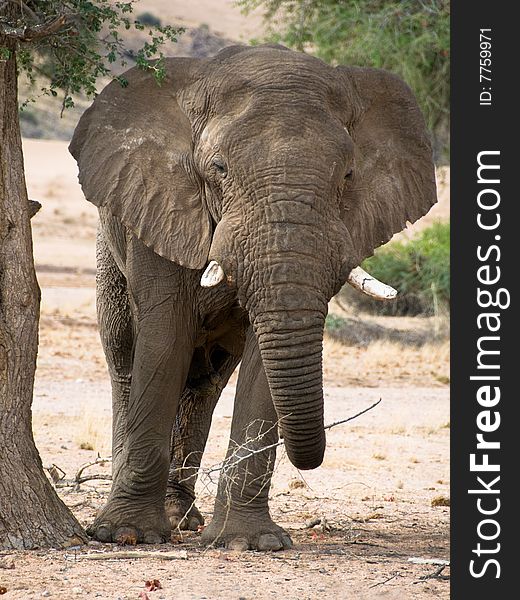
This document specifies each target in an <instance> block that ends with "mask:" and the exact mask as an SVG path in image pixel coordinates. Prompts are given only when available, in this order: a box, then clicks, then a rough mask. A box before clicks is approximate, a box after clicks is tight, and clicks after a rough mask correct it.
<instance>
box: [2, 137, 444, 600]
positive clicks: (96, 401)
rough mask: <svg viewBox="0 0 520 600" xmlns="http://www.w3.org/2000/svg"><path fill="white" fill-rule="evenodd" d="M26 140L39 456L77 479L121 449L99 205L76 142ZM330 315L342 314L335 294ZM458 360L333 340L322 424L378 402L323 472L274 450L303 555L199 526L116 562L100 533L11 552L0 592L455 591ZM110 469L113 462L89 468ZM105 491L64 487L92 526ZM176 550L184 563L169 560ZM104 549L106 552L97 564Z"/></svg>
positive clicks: (280, 507)
mask: <svg viewBox="0 0 520 600" xmlns="http://www.w3.org/2000/svg"><path fill="white" fill-rule="evenodd" d="M24 150H25V155H26V171H27V179H28V185H29V192H30V197H31V198H34V199H36V200H39V201H40V202H41V203H42V204H43V208H42V210H41V211H40V212H39V213H38V215H36V217H34V219H33V232H34V250H35V257H36V264H37V272H38V278H39V281H40V285H41V288H42V317H41V329H40V353H39V358H38V371H37V380H36V388H35V399H34V406H33V416H34V432H35V438H36V442H37V445H38V448H39V450H40V453H41V456H42V460H43V464H44V466H46V467H49V466H51V465H56V466H57V467H58V468H59V470H61V471H62V472H63V473H64V474H65V478H66V479H71V478H73V477H74V476H75V474H76V473H77V471H78V469H79V468H80V466H81V465H84V464H85V463H89V462H92V461H94V460H95V459H96V457H97V456H98V455H99V456H101V457H105V456H108V455H109V448H110V386H109V381H108V375H107V371H106V367H105V363H104V358H103V355H102V350H101V346H100V343H99V340H98V336H97V329H96V322H95V289H94V279H95V249H94V242H95V231H96V211H95V209H94V208H93V207H91V206H90V205H89V204H88V203H87V202H86V201H85V200H84V199H83V198H82V195H81V190H80V188H79V186H78V185H77V182H76V171H75V163H74V162H73V160H72V158H70V156H69V155H68V153H67V150H66V144H65V143H63V142H50V141H34V140H26V141H25V146H24ZM441 175H442V178H443V181H444V183H442V185H441V197H442V198H443V201H442V203H441V204H442V205H441V206H439V207H438V208H436V211H437V212H438V213H439V216H440V217H441V218H442V217H443V216H445V215H446V214H447V194H448V190H449V172H446V171H445V172H443V174H441ZM431 218H432V217H428V220H431ZM421 226H422V225H421V224H420V225H419V227H421ZM331 310H332V311H333V312H336V313H341V310H342V309H341V308H339V307H338V306H337V305H335V304H334V303H332V304H331ZM372 319H373V318H372ZM377 321H378V323H379V324H381V323H384V325H385V327H388V328H391V329H395V330H403V329H404V330H406V329H411V328H419V329H421V330H428V329H431V330H433V329H435V327H437V326H438V322H437V320H436V319H403V318H398V317H386V318H384V319H382V318H379V319H378V320H377ZM448 365H449V347H448V342H447V341H440V342H439V341H435V342H433V341H432V342H431V343H427V344H425V345H423V346H422V347H420V348H413V347H407V346H406V345H403V344H398V343H394V342H391V341H384V342H383V341H381V342H377V341H376V342H372V343H370V344H368V345H366V346H363V347H357V346H350V347H346V346H344V345H342V344H340V343H338V342H336V341H332V340H326V342H325V386H326V389H325V396H326V399H325V402H326V422H328V423H331V422H335V421H338V420H341V419H345V418H346V417H349V416H351V415H354V414H356V413H357V412H359V411H361V410H363V409H364V408H366V407H368V406H370V405H372V404H373V403H375V402H376V401H377V400H378V399H380V398H381V399H382V401H381V403H380V404H379V405H378V406H377V407H376V408H374V409H372V410H371V411H370V412H368V413H366V414H364V415H363V416H361V417H358V418H357V419H355V420H353V421H351V422H350V423H348V424H346V425H340V426H336V427H334V428H332V429H331V430H330V431H329V432H328V436H327V437H328V447H327V454H326V458H325V462H324V464H323V466H322V467H320V468H319V469H317V470H315V471H311V472H299V471H297V470H296V469H295V468H294V467H293V466H292V465H291V464H290V462H289V461H288V459H287V458H286V456H285V455H284V452H283V451H279V460H278V466H277V468H276V473H275V477H274V482H273V487H272V490H271V510H272V515H273V517H274V519H275V520H276V521H277V522H278V523H279V524H280V525H282V526H284V527H286V528H287V529H288V531H289V532H290V534H291V536H292V538H293V541H294V548H293V549H292V550H290V551H285V552H279V553H271V554H262V553H255V552H246V553H237V552H233V551H226V550H221V549H209V550H208V549H205V548H203V547H201V546H200V544H199V535H200V534H199V533H190V534H185V533H183V534H182V535H174V536H173V538H172V544H164V545H161V546H157V547H138V548H137V549H136V550H137V551H138V552H143V551H150V550H152V551H155V552H156V553H157V555H156V556H154V557H151V558H132V559H115V558H113V556H114V553H121V552H125V551H127V550H128V548H117V547H116V548H114V547H112V546H110V545H103V544H99V543H96V542H91V543H90V544H89V545H88V546H87V547H82V548H71V549H69V550H67V551H58V550H41V551H31V552H13V553H4V554H3V555H0V588H1V587H2V586H5V587H6V588H7V590H8V591H7V593H6V595H5V598H6V600H7V599H15V598H16V599H24V600H25V599H27V600H28V599H33V598H34V599H36V598H42V597H52V598H60V599H70V598H88V599H90V598H94V597H97V598H106V599H125V600H126V599H129V600H130V599H132V600H133V599H138V598H149V600H154V599H156V600H159V599H167V600H170V599H176V600H177V599H201V600H202V599H208V600H218V599H221V598H226V599H227V598H230V599H234V600H239V599H248V600H249V599H252V598H255V599H257V600H261V599H264V598H265V599H268V598H275V597H283V598H298V599H300V598H301V599H309V600H314V599H317V598H319V599H322V598H323V599H325V598H334V599H339V598H341V599H343V598H346V599H347V598H354V597H355V598H389V599H392V598H399V599H401V600H402V599H404V598H413V599H415V598H448V597H449V566H444V563H443V561H447V560H448V558H449V557H448V553H449V516H450V515H449V510H450V509H449V435H450V423H449V397H448V387H447V383H448V381H449V379H448V372H449V371H448ZM233 393H234V381H232V384H231V385H230V386H228V388H227V389H226V390H225V393H224V395H223V398H222V399H221V401H220V403H219V405H218V406H217V409H216V412H215V416H214V420H213V426H212V431H211V437H210V440H209V442H208V447H207V451H206V454H205V457H204V461H203V473H202V474H201V477H200V480H199V483H198V506H199V508H200V509H201V511H202V513H203V514H204V516H205V518H206V521H209V520H210V519H211V513H212V506H213V500H214V495H215V490H216V481H215V479H214V477H210V475H209V474H208V473H207V470H208V469H209V467H211V466H213V465H216V464H218V463H219V461H221V460H222V459H223V457H224V454H225V449H226V445H227V441H228V435H229V427H230V423H231V415H232V403H233ZM109 472H110V465H109V464H108V465H99V466H98V465H96V466H94V467H91V468H89V469H88V470H87V471H86V473H87V474H108V473H109ZM61 484H63V482H62V483H61ZM61 484H59V485H61ZM109 485H110V482H109V481H106V480H98V479H95V480H92V481H89V482H87V483H84V484H82V485H81V486H80V487H79V489H76V488H73V487H59V488H58V491H59V493H60V495H61V497H62V498H63V499H64V501H65V502H66V503H67V504H68V506H70V507H71V509H72V510H73V512H74V514H75V515H77V517H78V519H79V520H80V522H81V523H82V524H84V525H86V524H87V523H88V522H89V521H91V520H92V518H93V517H94V514H95V512H96V510H97V509H98V508H99V507H100V506H101V505H102V504H103V502H104V500H105V498H106V496H107V493H108V490H109ZM313 521H314V522H316V523H317V524H315V525H312V523H313ZM133 550H135V549H133ZM165 552H174V553H176V559H174V560H170V561H167V560H163V559H161V558H160V555H161V554H164V553H165ZM94 555H95V556H96V557H97V558H101V559H100V560H92V558H86V557H92V556H94ZM417 559H426V560H427V561H431V562H429V563H428V562H427V563H426V564H418V563H420V560H417ZM155 579H157V580H159V582H160V584H161V586H162V587H161V588H160V589H157V590H155V591H149V590H148V591H147V589H146V587H145V582H146V581H153V580H155Z"/></svg>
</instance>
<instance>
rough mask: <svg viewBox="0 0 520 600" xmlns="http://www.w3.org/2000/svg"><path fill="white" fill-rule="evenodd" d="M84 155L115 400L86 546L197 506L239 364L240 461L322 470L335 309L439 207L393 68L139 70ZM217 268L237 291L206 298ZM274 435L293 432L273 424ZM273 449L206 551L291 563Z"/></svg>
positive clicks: (421, 132)
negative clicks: (331, 307) (214, 548)
mask: <svg viewBox="0 0 520 600" xmlns="http://www.w3.org/2000/svg"><path fill="white" fill-rule="evenodd" d="M127 78H128V81H129V85H128V87H126V88H122V87H121V86H120V85H119V84H118V83H111V84H110V85H109V86H108V87H107V88H106V89H105V90H104V91H103V92H102V93H101V94H100V96H99V97H98V98H97V99H96V101H95V102H94V104H93V106H92V107H91V108H90V109H89V110H88V111H87V112H86V113H85V114H84V116H83V117H82V119H81V121H80V123H79V125H78V127H77V129H76V132H75V134H74V138H73V140H72V143H71V146H70V150H71V152H72V154H73V155H74V157H75V158H76V160H77V162H78V164H79V170H80V182H81V184H82V186H83V190H84V193H85V196H86V198H87V199H88V200H89V201H90V202H93V203H94V204H95V205H97V206H98V207H99V214H100V229H99V237H98V249H97V253H98V275H97V285H98V316H99V325H100V331H101V338H102V342H103V346H104V350H105V353H106V357H107V362H108V366H109V370H110V375H111V378H112V388H113V414H114V423H113V459H114V465H113V485H112V491H111V493H110V496H109V499H108V502H107V504H106V506H105V507H104V508H103V509H102V511H101V512H100V514H99V515H98V516H97V518H96V520H95V521H94V523H93V524H92V525H91V527H90V529H89V532H90V534H91V535H93V536H94V537H95V538H97V539H99V540H101V541H133V540H134V539H137V541H138V542H148V543H156V542H161V541H165V540H167V539H168V538H169V536H170V530H171V528H172V527H176V526H180V527H181V528H189V529H196V528H197V526H198V525H201V524H202V523H203V519H202V516H201V515H200V513H199V511H198V510H197V509H196V508H195V506H194V504H193V499H194V484H195V477H196V470H197V467H198V466H199V464H200V458H201V454H202V451H203V449H204V445H205V443H206V439H207V435H208V430H209V425H210V421H211V416H212V412H213V408H214V406H215V404H216V402H217V400H218V397H219V395H220V392H221V390H222V388H223V387H224V386H225V384H226V382H227V380H228V378H229V376H230V374H231V373H232V371H233V369H234V368H235V366H236V365H237V364H238V362H239V361H240V359H242V364H241V367H240V374H239V380H238V386H237V392H236V399H235V409H234V415H233V422H232V432H231V441H230V443H229V450H228V456H229V455H231V454H234V455H235V456H236V457H240V456H245V455H246V454H247V453H248V452H249V451H250V450H252V449H258V448H260V447H263V446H267V445H270V444H273V443H274V442H276V441H277V440H278V429H279V428H280V430H281V432H282V434H283V437H284V442H285V447H286V449H287V454H288V456H289V458H290V460H291V462H292V463H293V464H294V465H295V466H296V467H298V468H299V469H314V468H316V467H318V466H319V465H320V463H321V462H322V460H323V455H324V451H325V434H324V430H323V390H322V339H323V327H324V321H325V316H326V314H327V302H328V301H329V299H330V298H331V297H332V296H333V295H334V294H335V293H336V292H337V291H338V290H339V289H340V287H341V285H342V284H343V283H344V282H345V280H346V278H347V276H348V274H349V272H350V270H351V269H352V268H353V267H356V266H357V265H359V264H360V262H361V261H362V260H363V258H365V257H366V256H369V255H371V254H372V252H373V250H374V248H376V247H377V246H379V245H380V244H382V243H384V242H386V241H387V240H388V239H389V238H390V237H391V236H392V234H393V233H395V232H397V231H399V230H401V229H402V228H403V227H404V225H405V223H406V221H407V220H408V221H412V222H413V221H415V220H416V219H418V218H419V217H421V216H422V215H424V214H425V213H426V212H427V211H428V210H429V208H430V207H431V205H432V204H433V203H434V202H435V181H434V169H433V164H432V158H431V150H430V144H429V141H428V136H427V134H426V130H425V126H424V121H423V118H422V116H421V114H420V111H419V109H418V107H417V104H416V102H415V99H414V97H413V95H412V93H411V92H410V90H409V89H408V87H407V86H406V85H405V84H404V83H403V82H402V81H401V80H399V79H398V78H396V77H394V76H393V75H391V74H389V73H387V72H384V71H378V70H371V69H359V68H347V67H337V68H332V67H330V66H327V65H326V64H324V63H323V62H321V61H320V60H318V59H316V58H313V57H310V56H307V55H304V54H300V53H296V52H293V51H289V50H287V49H285V48H282V47H280V46H277V47H273V46H263V47H257V48H246V47H238V46H235V47H230V48H226V49H225V50H223V51H222V52H221V53H220V54H218V55H217V56H216V57H214V58H211V59H188V58H181V59H179V58H175V59H169V60H168V61H167V78H166V80H165V81H164V82H163V84H162V85H161V86H160V87H159V86H157V85H156V84H155V83H154V81H153V79H152V77H151V75H150V74H148V73H145V72H143V71H140V70H137V69H132V70H131V71H129V72H128V73H127ZM209 260H217V261H218V262H219V264H220V265H222V267H223V269H224V272H225V275H226V279H225V280H224V281H222V282H221V283H220V284H218V285H217V286H216V287H213V288H209V289H206V288H202V287H201V286H200V278H201V274H202V273H203V270H204V268H205V267H206V265H207V263H208V261H209ZM277 424H279V426H278V425H277ZM274 460H275V450H274V449H271V450H269V451H266V452H263V453H259V454H256V455H253V456H252V457H250V458H247V459H245V460H243V461H241V462H240V463H238V464H237V465H236V466H235V467H234V469H233V470H232V472H231V473H230V475H231V476H230V477H228V478H223V477H221V480H220V484H219V490H218V494H217V498H216V503H215V511H214V516H213V520H212V522H211V524H210V525H209V526H208V527H206V528H205V530H204V533H203V536H202V539H203V541H204V542H206V543H211V542H217V543H223V544H225V545H226V546H228V547H234V548H244V549H245V548H251V549H265V550H268V549H271V550H276V549H281V548H287V547H290V545H291V540H290V537H289V536H288V535H287V533H285V532H284V531H283V529H281V528H280V527H278V526H277V525H276V524H275V523H274V522H273V521H272V520H271V518H270V516H269V509H268V505H267V498H268V491H269V485H270V480H271V474H272V469H273V463H274Z"/></svg>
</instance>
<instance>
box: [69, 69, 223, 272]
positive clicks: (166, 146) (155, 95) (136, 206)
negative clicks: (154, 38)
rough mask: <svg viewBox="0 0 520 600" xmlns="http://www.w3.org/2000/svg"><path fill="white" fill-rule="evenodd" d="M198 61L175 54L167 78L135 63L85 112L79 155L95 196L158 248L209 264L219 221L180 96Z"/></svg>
mask: <svg viewBox="0 0 520 600" xmlns="http://www.w3.org/2000/svg"><path fill="white" fill-rule="evenodd" d="M197 63H198V61H197V60H194V59H180V58H177V59H168V60H167V61H166V78H165V80H164V81H162V83H161V85H158V84H157V83H156V82H155V80H154V78H153V76H152V74H151V73H150V72H148V71H144V70H142V69H137V68H134V69H131V70H130V71H128V72H127V73H126V74H125V78H126V79H127V80H128V86H127V87H122V86H121V85H120V84H119V83H118V82H116V81H114V82H112V83H111V84H110V85H108V86H107V87H106V88H105V89H104V90H103V92H102V93H101V94H100V95H99V96H98V97H97V98H96V100H95V101H94V103H93V105H92V106H91V107H90V108H89V109H88V110H87V111H86V112H85V113H84V114H83V116H82V117H81V119H80V121H79V124H78V126H77V127H76V131H75V132H74V136H73V138H72V142H71V144H70V146H69V150H70V152H71V154H72V155H73V156H74V158H75V159H76V161H77V163H78V166H79V181H80V183H81V186H82V188H83V192H84V194H85V197H86V198H87V200H89V201H90V202H92V203H93V204H95V205H96V206H98V207H105V208H106V209H107V210H108V211H110V213H112V214H113V215H115V216H117V217H119V218H120V219H121V221H122V222H123V224H124V225H126V226H127V227H128V228H129V229H130V230H132V231H133V232H134V233H135V234H136V235H137V237H139V238H140V239H141V240H142V241H143V242H144V243H145V244H146V245H147V246H149V247H150V248H152V249H153V250H154V251H155V252H156V253H157V254H159V255H161V256H163V257H165V258H167V259H169V260H172V261H174V262H176V263H178V264H180V265H182V266H185V267H188V268H191V269H199V268H202V267H204V265H205V264H206V260H207V256H208V252H209V247H210V244H211V222H210V217H209V213H208V212H207V209H206V207H205V205H204V204H203V196H202V194H201V189H202V185H201V182H200V181H199V178H198V176H197V174H196V173H195V171H194V169H193V166H192V164H193V162H192V159H191V157H192V130H191V124H190V121H189V120H188V118H187V117H186V115H185V113H184V112H183V110H182V109H181V106H180V104H179V97H180V96H181V94H183V93H185V90H186V88H188V87H189V85H190V84H191V83H192V82H193V80H194V72H195V69H196V67H197Z"/></svg>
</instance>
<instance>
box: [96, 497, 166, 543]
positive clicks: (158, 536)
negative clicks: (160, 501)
mask: <svg viewBox="0 0 520 600" xmlns="http://www.w3.org/2000/svg"><path fill="white" fill-rule="evenodd" d="M87 534H88V535H89V536H91V537H92V538H94V539H96V540H99V541H100V542H116V543H118V544H123V545H135V544H162V543H164V542H168V541H169V540H170V537H171V529H170V523H169V521H168V518H167V516H166V514H165V512H164V508H163V507H161V508H160V509H156V510H153V509H151V508H149V507H146V509H141V510H139V509H137V508H136V507H135V506H134V505H132V504H127V503H125V504H123V503H121V504H119V503H110V502H109V503H108V504H107V505H106V506H105V507H104V508H102V509H101V511H100V513H99V514H98V516H97V517H96V519H95V520H94V522H93V523H92V524H91V525H90V526H89V527H87Z"/></svg>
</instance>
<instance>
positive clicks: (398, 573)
mask: <svg viewBox="0 0 520 600" xmlns="http://www.w3.org/2000/svg"><path fill="white" fill-rule="evenodd" d="M400 575H401V573H400V572H399V571H398V572H397V573H394V575H392V577H389V578H388V579H385V580H384V581H380V582H379V583H374V584H372V585H369V586H368V589H370V588H375V587H377V586H378V585H385V583H388V582H389V581H392V579H395V578H396V577H399V576H400Z"/></svg>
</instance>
